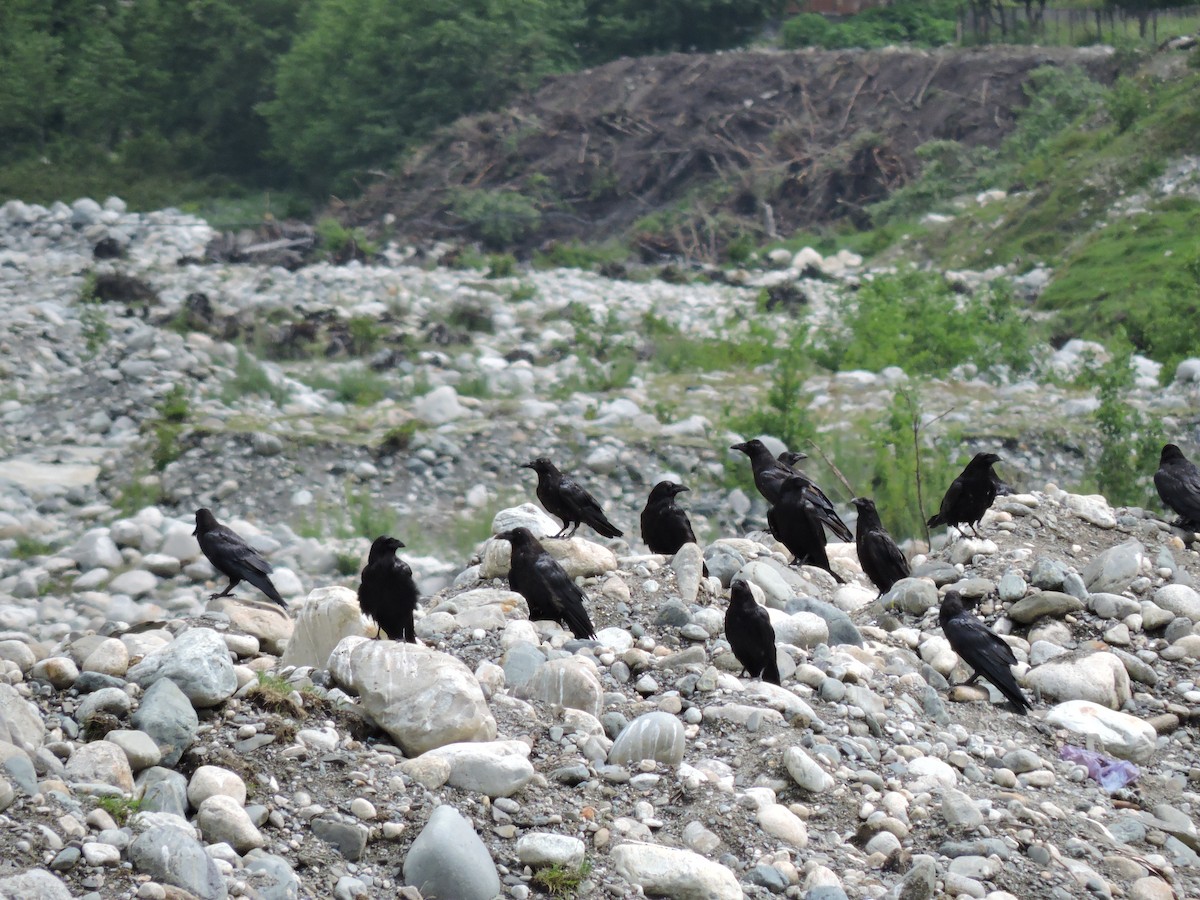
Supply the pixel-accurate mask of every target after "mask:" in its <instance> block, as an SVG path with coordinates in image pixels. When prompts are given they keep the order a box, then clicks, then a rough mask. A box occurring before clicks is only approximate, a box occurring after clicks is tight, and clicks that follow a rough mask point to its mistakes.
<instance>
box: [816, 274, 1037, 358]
mask: <svg viewBox="0 0 1200 900" xmlns="http://www.w3.org/2000/svg"><path fill="white" fill-rule="evenodd" d="M841 320H842V327H841V328H840V329H838V330H836V331H834V330H829V329H827V330H826V331H825V332H824V333H823V334H822V335H821V336H820V337H819V338H818V342H817V343H816V344H815V346H814V347H813V348H812V354H811V355H812V358H813V359H814V360H815V361H816V362H817V363H819V364H820V365H822V366H825V367H826V368H828V369H831V370H833V371H835V372H836V371H841V370H844V369H868V370H870V371H873V372H878V371H880V370H881V369H884V368H886V367H888V366H899V367H900V368H902V369H903V370H904V371H905V372H907V373H908V374H910V375H944V374H946V373H947V372H949V371H950V370H951V369H953V368H954V367H955V366H958V365H961V364H962V363H974V364H975V365H977V366H978V367H979V368H980V369H985V368H988V367H989V366H992V365H997V364H1000V365H1006V366H1010V367H1012V368H1013V369H1016V370H1023V369H1026V368H1028V366H1029V365H1030V362H1031V354H1032V349H1033V344H1034V335H1033V333H1032V331H1033V329H1032V328H1031V326H1030V323H1029V321H1028V318H1027V316H1026V315H1025V314H1024V313H1023V312H1022V311H1021V310H1020V309H1019V308H1018V307H1017V305H1016V303H1015V302H1014V301H1013V299H1012V295H1011V293H1010V291H1009V289H1008V287H1007V285H1006V283H1004V282H999V281H998V282H995V283H993V284H992V285H990V286H989V287H987V288H984V289H981V290H979V291H977V292H976V294H975V295H974V296H966V295H963V294H958V293H956V292H955V291H954V290H953V288H952V287H951V286H950V284H949V283H948V282H947V281H946V279H945V278H943V277H942V276H941V275H938V274H935V273H929V272H920V271H916V270H909V271H906V272H901V273H899V274H896V275H887V276H880V277H878V278H875V279H873V280H872V281H869V282H865V283H864V284H863V286H862V288H861V289H860V290H859V292H858V294H857V296H856V298H855V301H854V306H853V308H852V309H850V310H848V311H847V312H846V313H844V314H843V316H842V317H841Z"/></svg>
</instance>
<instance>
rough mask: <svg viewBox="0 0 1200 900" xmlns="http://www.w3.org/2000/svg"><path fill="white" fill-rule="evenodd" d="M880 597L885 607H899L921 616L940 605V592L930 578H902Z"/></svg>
mask: <svg viewBox="0 0 1200 900" xmlns="http://www.w3.org/2000/svg"><path fill="white" fill-rule="evenodd" d="M880 599H881V601H882V603H883V608H884V609H899V610H901V611H903V612H906V613H909V614H910V615H914V616H921V615H924V614H925V613H926V612H927V611H928V610H930V609H933V608H934V607H935V606H937V605H938V592H937V588H936V587H934V586H933V584H931V583H930V582H929V580H928V579H925V578H901V579H900V580H899V581H897V582H896V583H895V584H894V585H892V589H891V590H890V591H888V592H887V593H886V594H884V595H883V597H882V598H880Z"/></svg>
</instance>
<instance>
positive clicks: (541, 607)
mask: <svg viewBox="0 0 1200 900" xmlns="http://www.w3.org/2000/svg"><path fill="white" fill-rule="evenodd" d="M496 537H498V538H499V539H500V540H503V541H508V542H509V543H510V544H512V564H511V566H510V567H509V570H508V585H509V587H511V588H512V589H513V590H514V591H516V592H517V593H518V594H520V595H521V596H522V597H524V598H525V602H526V603H528V604H529V618H530V619H553V620H554V621H556V622H558V623H560V624H562V625H566V626H567V627H568V628H569V629H571V634H573V635H575V637H577V638H594V637H595V636H596V629H594V628H593V627H592V620H591V619H590V618H588V612H587V607H585V606H584V605H583V601H584V600H585V599H586V598H585V597H584V595H583V591H581V590H580V589H579V587H578V585H576V584H575V582H574V581H572V580H571V576H570V575H568V574H567V571H566V569H564V568H563V567H562V566H560V565H559V564H558V560H556V559H555V558H554V557H553V556H551V555H550V554H549V553H547V552H546V551H545V550H544V549H543V548H542V545H541V544H540V543H538V539H537V538H535V537H534V536H533V532H532V531H530V530H529V529H528V528H514V529H513V530H512V531H503V532H501V533H500V534H498V535H496Z"/></svg>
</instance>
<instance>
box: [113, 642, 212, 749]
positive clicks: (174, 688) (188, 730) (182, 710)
mask: <svg viewBox="0 0 1200 900" xmlns="http://www.w3.org/2000/svg"><path fill="white" fill-rule="evenodd" d="M221 646H222V648H224V646H225V645H224V643H222V644H221ZM132 721H133V726H134V727H135V728H137V729H139V730H141V731H144V732H146V734H148V735H150V737H152V738H153V739H154V742H155V743H156V744H158V749H159V750H161V751H162V764H163V765H164V766H168V767H170V766H174V765H176V764H177V763H178V762H179V759H180V757H182V756H183V753H184V751H185V750H187V748H188V747H190V746H191V745H192V742H193V741H194V740H195V739H196V732H197V730H198V729H199V727H200V719H199V718H198V717H197V715H196V710H195V709H194V708H193V707H192V704H191V701H189V700H188V698H187V697H186V696H184V693H183V691H181V690H180V689H179V686H178V685H176V684H175V682H174V681H172V680H171V679H169V678H161V679H159V680H158V681H156V682H155V683H154V684H153V685H151V686H150V688H149V690H147V691H146V693H145V694H144V695H143V696H142V702H141V705H140V706H138V708H137V711H136V712H135V713H134V714H133V719H132Z"/></svg>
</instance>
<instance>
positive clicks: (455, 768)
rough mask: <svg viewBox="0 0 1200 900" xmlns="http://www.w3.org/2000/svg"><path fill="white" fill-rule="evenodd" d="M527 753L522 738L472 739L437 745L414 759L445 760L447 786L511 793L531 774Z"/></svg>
mask: <svg viewBox="0 0 1200 900" xmlns="http://www.w3.org/2000/svg"><path fill="white" fill-rule="evenodd" d="M528 756H529V745H528V744H525V743H524V742H522V741H475V742H466V743H458V744H447V745H446V746H444V747H437V748H435V749H433V750H429V751H427V752H425V753H422V754H421V755H420V756H419V757H418V758H417V760H418V761H426V760H430V759H443V760H445V761H446V762H447V763H449V765H450V774H449V776H448V778H447V783H449V784H450V786H451V787H456V788H458V789H459V790H464V791H473V792H475V793H479V794H486V795H487V796H488V797H511V796H512V795H513V794H515V793H517V792H518V791H521V790H522V789H523V788H524V787H525V785H527V784H528V783H529V782H530V780H532V778H533V776H534V769H533V764H532V763H531V762H530V761H529V759H528Z"/></svg>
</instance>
